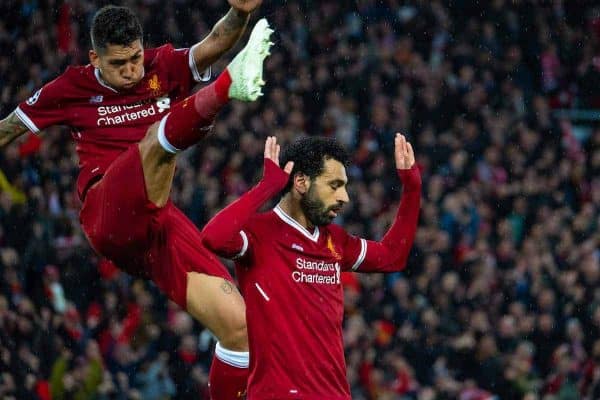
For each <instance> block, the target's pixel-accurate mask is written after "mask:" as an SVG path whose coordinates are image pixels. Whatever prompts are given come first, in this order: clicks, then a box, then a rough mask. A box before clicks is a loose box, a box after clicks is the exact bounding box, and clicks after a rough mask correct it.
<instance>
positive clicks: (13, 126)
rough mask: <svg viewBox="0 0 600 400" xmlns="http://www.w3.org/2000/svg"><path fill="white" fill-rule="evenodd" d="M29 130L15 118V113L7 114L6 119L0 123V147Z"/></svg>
mask: <svg viewBox="0 0 600 400" xmlns="http://www.w3.org/2000/svg"><path fill="white" fill-rule="evenodd" d="M27 131H29V129H28V128H27V127H26V126H25V124H24V123H23V122H22V121H21V120H20V119H19V117H17V114H15V112H14V111H13V112H11V113H10V114H8V117H6V118H4V119H3V120H2V121H0V147H4V146H6V145H7V144H9V143H10V142H12V141H13V140H15V139H16V138H18V137H19V136H21V135H22V134H24V133H25V132H27Z"/></svg>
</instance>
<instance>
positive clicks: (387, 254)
mask: <svg viewBox="0 0 600 400" xmlns="http://www.w3.org/2000/svg"><path fill="white" fill-rule="evenodd" d="M398 175H399V177H400V179H401V181H402V183H403V185H404V189H403V193H402V200H401V201H400V205H399V206H398V211H397V213H396V217H395V218H394V221H393V222H392V225H391V226H390V228H389V229H388V231H387V232H386V233H385V235H384V236H383V238H382V239H381V241H378V242H376V241H373V240H365V239H361V238H357V237H355V236H352V235H349V234H347V233H346V232H345V231H343V229H341V228H340V227H337V226H334V229H333V232H336V231H337V235H338V237H339V239H338V241H337V242H338V243H342V246H343V252H344V256H343V258H342V259H343V262H342V268H345V270H348V269H350V270H353V271H358V272H395V271H400V270H402V269H404V268H405V267H406V262H407V260H408V256H409V253H410V249H411V248H412V244H413V241H414V239H415V233H416V230H417V224H418V220H419V208H420V204H421V200H420V199H421V175H420V173H419V170H418V167H417V166H414V167H413V168H411V169H408V170H398Z"/></svg>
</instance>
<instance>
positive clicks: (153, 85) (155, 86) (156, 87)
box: [148, 74, 161, 96]
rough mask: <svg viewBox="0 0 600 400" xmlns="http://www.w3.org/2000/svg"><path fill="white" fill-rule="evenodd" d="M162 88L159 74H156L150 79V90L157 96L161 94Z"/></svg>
mask: <svg viewBox="0 0 600 400" xmlns="http://www.w3.org/2000/svg"><path fill="white" fill-rule="evenodd" d="M160 89H161V87H160V81H159V80H158V76H157V75H156V74H154V75H152V77H151V78H150V79H148V90H150V91H151V92H152V95H154V96H157V95H159V94H160Z"/></svg>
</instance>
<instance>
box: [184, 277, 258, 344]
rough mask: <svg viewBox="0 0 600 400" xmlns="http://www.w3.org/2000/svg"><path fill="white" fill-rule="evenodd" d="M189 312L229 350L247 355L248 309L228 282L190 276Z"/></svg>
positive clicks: (220, 279) (216, 278)
mask: <svg viewBox="0 0 600 400" xmlns="http://www.w3.org/2000/svg"><path fill="white" fill-rule="evenodd" d="M186 291H187V296H186V297H187V299H186V301H187V311H188V312H189V313H190V314H191V315H192V316H193V317H194V318H196V319H197V320H198V321H200V322H201V323H202V325H204V326H206V327H207V328H208V329H210V331H211V332H212V333H213V334H214V335H215V336H216V337H217V338H218V339H219V343H221V346H223V347H224V348H226V349H229V350H234V351H248V338H247V332H246V305H245V304H244V299H243V298H242V296H241V295H240V292H239V291H238V290H237V288H236V287H235V286H234V284H233V283H232V282H230V281H228V280H227V279H224V278H221V277H217V276H209V275H206V274H202V273H198V272H189V273H188V283H187V290H186Z"/></svg>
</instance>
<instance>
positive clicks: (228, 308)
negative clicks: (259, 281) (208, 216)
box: [152, 203, 247, 350]
mask: <svg viewBox="0 0 600 400" xmlns="http://www.w3.org/2000/svg"><path fill="white" fill-rule="evenodd" d="M164 211H165V212H164V213H162V214H161V219H160V221H161V222H162V224H161V226H162V233H163V234H164V237H163V238H162V239H160V241H158V242H157V245H156V246H159V247H158V250H159V252H158V257H156V259H155V261H156V262H154V263H153V266H152V269H153V271H152V275H153V279H154V281H155V282H156V283H157V284H158V285H159V287H162V288H163V291H164V292H165V293H166V294H167V295H168V296H169V297H170V298H171V299H172V300H174V301H175V302H177V303H178V304H179V305H180V306H182V307H184V308H186V309H187V311H188V312H189V313H190V314H191V315H192V316H193V317H195V318H196V319H197V320H198V321H200V322H201V323H202V324H203V325H204V326H206V327H207V328H209V329H210V330H211V331H212V332H213V333H214V334H215V336H217V338H219V340H220V341H221V342H222V344H224V346H225V347H227V348H229V349H230V350H236V349H238V347H242V348H241V349H239V350H244V347H245V346H247V339H246V319H245V314H246V307H245V304H244V300H243V299H242V296H241V295H240V293H239V291H238V290H237V288H236V287H235V285H234V284H233V278H232V277H231V275H230V274H229V272H228V271H227V268H225V266H224V265H223V264H222V263H221V262H220V261H219V259H218V257H217V256H215V255H214V254H213V253H211V252H210V251H209V250H208V249H206V248H205V247H204V246H203V245H202V240H201V234H200V231H199V230H198V228H197V227H196V226H195V225H194V223H193V222H192V221H190V220H189V219H188V218H187V217H186V216H185V215H184V214H183V212H182V211H181V210H179V209H178V208H177V207H175V206H174V205H173V204H172V203H169V204H167V206H166V207H165V209H164Z"/></svg>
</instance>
